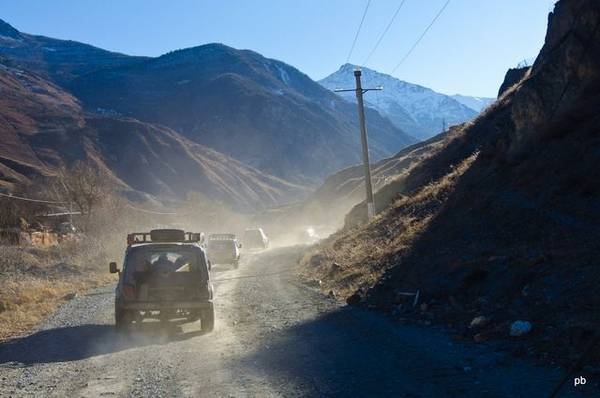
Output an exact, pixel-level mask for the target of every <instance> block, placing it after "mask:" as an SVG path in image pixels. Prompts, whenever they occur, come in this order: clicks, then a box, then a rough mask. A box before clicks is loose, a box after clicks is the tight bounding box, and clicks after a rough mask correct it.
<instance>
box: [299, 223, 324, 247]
mask: <svg viewBox="0 0 600 398" xmlns="http://www.w3.org/2000/svg"><path fill="white" fill-rule="evenodd" d="M298 238H299V239H300V243H308V244H310V245H312V244H315V243H317V242H318V241H319V240H320V239H321V237H320V236H319V234H318V233H317V232H316V231H315V229H314V228H313V227H307V228H306V229H303V230H302V231H300V233H299V234H298Z"/></svg>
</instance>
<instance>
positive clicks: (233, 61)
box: [0, 33, 415, 185]
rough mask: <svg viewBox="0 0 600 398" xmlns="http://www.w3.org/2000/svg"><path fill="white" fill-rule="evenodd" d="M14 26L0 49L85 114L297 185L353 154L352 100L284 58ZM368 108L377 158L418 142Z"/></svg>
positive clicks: (315, 179) (356, 157)
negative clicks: (168, 136) (147, 46)
mask: <svg viewBox="0 0 600 398" xmlns="http://www.w3.org/2000/svg"><path fill="white" fill-rule="evenodd" d="M19 34H20V35H21V36H22V37H23V39H22V40H21V41H20V42H18V43H11V44H10V45H9V44H7V43H6V41H5V42H3V41H2V38H0V56H2V57H5V58H8V59H9V60H10V61H11V62H13V63H14V64H15V66H17V67H22V68H24V69H26V70H31V71H34V72H36V73H38V74H41V75H43V76H45V77H47V78H49V79H52V80H53V81H54V82H56V83H57V84H59V85H60V86H61V87H63V88H65V89H67V90H68V91H69V92H71V93H72V94H74V95H75V96H76V97H77V98H78V99H79V100H80V101H81V103H82V105H83V107H84V109H85V110H86V112H91V113H97V114H100V115H105V116H122V117H133V118H136V119H138V120H141V121H147V122H150V123H157V124H162V125H165V126H168V127H170V128H173V129H174V130H176V131H178V132H179V133H182V134H183V135H185V136H186V137H187V138H189V139H191V140H192V141H194V142H197V143H199V144H201V145H205V146H208V147H211V148H213V149H215V150H217V151H219V152H222V153H225V154H227V155H229V156H231V157H233V158H235V159H238V160H240V161H241V162H243V163H246V164H248V165H249V166H251V167H254V168H257V169H259V170H261V171H263V172H266V173H268V174H272V175H276V176H278V177H280V178H284V179H286V180H290V181H294V182H296V183H299V184H301V185H315V184H318V183H319V182H320V181H321V180H322V179H323V178H325V177H326V176H327V175H328V174H329V173H331V172H333V171H335V170H337V169H340V168H343V167H346V166H349V165H352V164H355V163H358V162H360V159H361V157H360V140H359V136H358V130H359V129H358V122H357V118H356V109H355V107H353V106H352V105H351V104H348V103H347V102H346V101H343V100H341V99H339V97H337V96H336V95H334V94H332V93H331V92H329V91H328V90H326V89H324V88H323V87H321V86H320V85H319V84H318V83H316V82H314V81H312V79H310V78H309V77H308V76H307V75H306V74H304V73H302V72H301V71H299V70H297V69H296V68H294V67H292V66H290V65H287V64H285V63H283V62H281V61H278V60H274V59H269V58H266V57H263V56H262V55H260V54H258V53H256V52H254V51H251V50H238V49H234V48H232V47H229V46H225V45H223V44H214V43H212V44H204V45H200V46H195V47H191V48H188V49H180V50H175V51H171V52H168V53H166V54H163V55H161V56H159V57H131V56H127V55H124V54H119V53H113V52H110V51H106V50H102V49H98V48H96V47H93V46H89V45H86V44H82V43H77V42H71V41H64V40H58V39H52V38H46V37H43V36H33V35H28V34H25V33H19ZM3 44H4V45H3ZM48 48H51V49H52V50H51V51H49V50H48ZM367 112H368V115H367V116H368V117H367V120H368V124H369V125H368V127H369V133H370V138H371V150H372V156H373V158H374V159H380V158H384V157H387V156H389V155H391V154H393V153H395V152H396V151H398V150H400V149H401V148H402V147H404V146H406V145H409V144H411V143H413V142H415V139H414V138H413V137H411V136H409V135H408V134H406V133H405V132H403V131H402V130H401V129H399V128H397V127H396V126H394V125H393V124H392V123H391V122H390V121H389V120H387V119H386V118H384V117H382V116H380V115H379V114H378V113H377V112H375V111H372V110H368V111H367Z"/></svg>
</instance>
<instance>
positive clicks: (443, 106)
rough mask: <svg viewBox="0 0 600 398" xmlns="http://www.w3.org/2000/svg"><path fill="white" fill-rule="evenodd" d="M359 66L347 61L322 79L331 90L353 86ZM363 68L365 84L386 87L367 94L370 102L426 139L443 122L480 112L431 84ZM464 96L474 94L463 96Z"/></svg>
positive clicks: (351, 96) (349, 97) (346, 94)
mask: <svg viewBox="0 0 600 398" xmlns="http://www.w3.org/2000/svg"><path fill="white" fill-rule="evenodd" d="M357 68H358V67H357V66H356V65H352V64H344V65H342V66H341V67H340V69H339V70H338V71H337V72H335V73H333V74H331V75H329V76H327V77H326V78H324V79H323V80H321V81H320V82H319V83H321V84H322V85H323V86H324V87H326V88H328V89H332V90H333V89H336V88H352V87H354V84H355V77H354V70H355V69H357ZM361 70H362V85H363V87H365V88H374V87H379V86H382V87H383V90H381V91H372V92H368V93H366V94H365V97H364V99H365V103H366V104H367V106H369V107H372V108H375V109H376V110H377V111H379V113H381V114H382V115H384V116H386V117H388V118H389V119H390V120H391V121H392V122H393V123H394V124H395V125H396V126H398V127H400V128H401V129H403V130H404V131H406V132H408V133H409V134H411V135H413V136H414V137H417V138H420V139H427V138H429V137H431V136H433V135H435V134H438V133H440V132H442V130H443V128H444V126H449V125H454V124H459V123H462V122H465V121H467V120H470V119H472V118H473V117H475V116H476V115H477V113H478V110H476V109H474V108H472V107H470V106H467V105H465V104H464V103H463V101H459V100H457V99H455V98H452V97H451V96H448V95H445V94H441V93H438V92H435V91H433V90H432V89H430V88H427V87H423V86H420V85H418V84H413V83H408V82H405V81H403V80H400V79H397V78H395V77H393V76H390V75H386V74H384V73H381V72H378V71H375V70H373V69H369V68H361ZM339 94H340V95H341V96H342V97H343V98H345V99H347V100H349V101H356V99H355V96H354V93H352V92H342V93H339ZM464 98H472V97H466V96H464ZM482 100H484V99H482ZM482 107H483V106H482ZM479 109H481V108H479Z"/></svg>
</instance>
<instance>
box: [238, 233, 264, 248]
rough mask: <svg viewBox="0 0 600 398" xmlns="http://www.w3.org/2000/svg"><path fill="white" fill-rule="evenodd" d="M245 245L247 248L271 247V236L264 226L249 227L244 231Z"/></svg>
mask: <svg viewBox="0 0 600 398" xmlns="http://www.w3.org/2000/svg"><path fill="white" fill-rule="evenodd" d="M243 242H244V245H245V246H246V248H247V249H266V248H268V247H269V238H267V235H265V233H264V231H263V230H262V228H248V229H247V230H246V231H245V232H244V239H243Z"/></svg>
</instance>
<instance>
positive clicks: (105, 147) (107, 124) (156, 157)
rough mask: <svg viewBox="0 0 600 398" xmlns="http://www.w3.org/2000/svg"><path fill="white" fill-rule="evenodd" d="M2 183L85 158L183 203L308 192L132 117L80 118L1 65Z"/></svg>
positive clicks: (44, 88)
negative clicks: (192, 197)
mask: <svg viewBox="0 0 600 398" xmlns="http://www.w3.org/2000/svg"><path fill="white" fill-rule="evenodd" d="M0 90H1V91H2V94H3V95H2V96H1V97H0V137H1V139H0V185H1V186H3V187H4V189H6V190H12V189H14V188H15V186H16V185H19V184H28V183H30V182H31V179H32V178H36V177H38V176H52V175H53V173H54V172H55V170H56V168H57V167H58V166H59V165H60V164H61V162H65V163H67V164H68V163H70V162H72V161H74V160H77V159H88V160H90V161H93V162H95V163H96V164H97V165H98V166H99V167H100V168H101V169H103V170H105V171H106V172H107V173H108V174H109V175H110V176H111V178H112V179H113V181H114V182H115V183H116V184H117V186H119V187H120V189H122V190H125V191H139V192H143V193H148V194H152V195H160V196H163V197H165V196H166V197H172V198H179V199H182V198H185V196H186V195H187V194H188V193H189V192H192V191H197V192H202V193H203V194H205V195H206V196H207V197H209V198H211V199H215V200H221V201H223V202H225V203H227V204H229V205H231V206H234V207H236V208H238V209H243V210H251V209H252V210H254V209H260V208H264V207H267V206H270V205H274V204H277V203H280V202H282V201H285V200H288V199H290V198H296V197H297V196H298V195H300V196H301V195H303V194H304V193H305V192H306V190H305V188H304V187H302V186H297V185H293V184H290V183H288V182H286V181H283V180H281V179H279V178H277V177H273V176H270V175H267V174H264V173H262V172H260V171H258V170H256V169H253V168H251V167H248V166H246V165H244V164H242V163H240V162H238V161H236V160H234V159H232V158H230V157H228V156H226V155H223V154H221V153H218V152H216V151H214V150H212V149H209V148H207V147H204V146H201V145H199V144H196V143H194V142H192V141H190V140H188V139H186V138H184V137H182V136H181V135H179V134H178V133H176V132H175V131H173V130H171V129H169V128H166V127H163V126H159V125H153V124H149V123H142V122H140V121H138V120H135V119H124V118H116V117H105V116H100V117H99V116H89V115H85V114H84V113H83V111H82V109H81V107H80V105H79V102H78V101H77V100H76V99H75V98H74V97H73V96H71V95H70V94H68V93H66V92H65V91H64V90H62V89H60V88H59V87H58V86H56V85H54V84H52V83H50V82H48V81H47V80H45V79H44V78H42V77H40V76H38V75H35V74H32V73H29V72H25V71H23V70H20V69H16V68H13V67H10V66H6V65H3V64H0Z"/></svg>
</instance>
